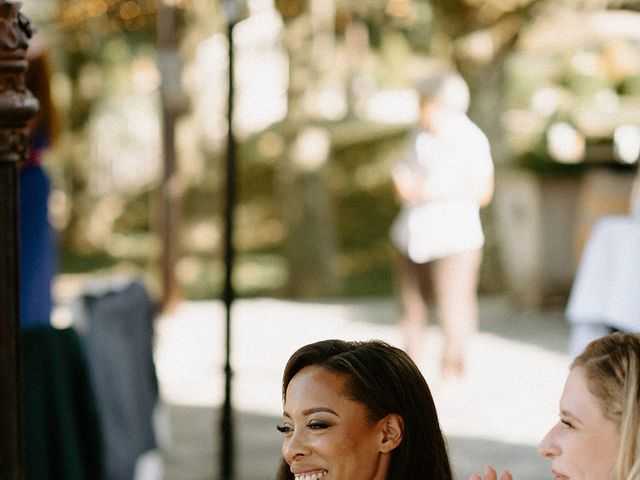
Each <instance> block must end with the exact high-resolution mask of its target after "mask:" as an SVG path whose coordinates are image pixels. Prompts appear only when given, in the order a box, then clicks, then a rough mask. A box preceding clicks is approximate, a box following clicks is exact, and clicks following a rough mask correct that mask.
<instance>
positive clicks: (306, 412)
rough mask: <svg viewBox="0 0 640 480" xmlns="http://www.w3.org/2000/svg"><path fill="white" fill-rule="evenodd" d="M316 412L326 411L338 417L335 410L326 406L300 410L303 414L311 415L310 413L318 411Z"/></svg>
mask: <svg viewBox="0 0 640 480" xmlns="http://www.w3.org/2000/svg"><path fill="white" fill-rule="evenodd" d="M318 412H327V413H331V414H333V415H335V416H336V417H339V416H340V415H338V414H337V413H336V411H335V410H332V409H330V408H328V407H315V408H309V409H308V410H305V411H303V412H302V414H303V415H305V416H306V415H311V414H312V413H318Z"/></svg>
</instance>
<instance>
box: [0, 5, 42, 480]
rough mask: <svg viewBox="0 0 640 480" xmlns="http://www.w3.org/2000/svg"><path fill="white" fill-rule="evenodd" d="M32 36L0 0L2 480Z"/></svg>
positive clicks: (14, 447)
mask: <svg viewBox="0 0 640 480" xmlns="http://www.w3.org/2000/svg"><path fill="white" fill-rule="evenodd" d="M31 34H32V31H31V28H30V25H29V21H28V20H27V18H26V17H25V16H24V15H22V14H21V13H20V4H18V3H12V2H8V1H5V0H0V478H2V479H6V480H14V479H22V478H23V475H24V469H23V449H22V428H21V427H22V421H21V419H22V409H21V401H22V399H21V392H20V365H19V329H20V314H19V310H18V307H19V296H18V295H19V291H18V289H19V285H18V278H19V277H18V275H19V272H18V265H19V260H18V181H17V169H18V163H19V162H21V161H24V156H25V153H26V149H27V145H28V132H27V122H28V121H29V119H30V118H31V117H33V116H34V115H35V113H36V112H37V110H38V101H37V100H36V99H35V97H34V96H33V95H32V94H31V92H29V91H28V90H27V89H26V88H25V84H24V75H25V71H26V69H27V65H28V63H27V60H26V51H27V46H28V43H29V38H31Z"/></svg>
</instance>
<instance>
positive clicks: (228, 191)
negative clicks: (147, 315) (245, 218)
mask: <svg viewBox="0 0 640 480" xmlns="http://www.w3.org/2000/svg"><path fill="white" fill-rule="evenodd" d="M234 26H235V19H233V18H230V19H229V20H228V29H227V32H228V38H229V40H228V43H229V57H228V58H229V66H228V99H227V125H228V131H227V156H226V188H225V209H224V220H225V231H224V261H225V276H224V292H223V300H224V305H225V332H226V334H225V363H224V377H225V388H224V404H223V407H222V421H221V430H222V451H221V457H222V458H221V462H222V465H221V478H222V480H232V479H233V478H235V471H234V430H233V409H232V395H231V393H232V392H231V380H232V377H233V370H232V368H231V309H232V305H233V301H234V300H235V297H236V292H235V289H234V286H233V265H234V260H235V248H234V244H233V233H234V218H233V213H234V208H235V203H236V182H237V168H236V167H237V166H236V141H235V137H234V133H233V106H234V105H233V96H234V85H233V77H234V68H233V67H234V65H233V64H234V55H233V29H234Z"/></svg>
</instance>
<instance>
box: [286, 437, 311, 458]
mask: <svg viewBox="0 0 640 480" xmlns="http://www.w3.org/2000/svg"><path fill="white" fill-rule="evenodd" d="M308 453H309V446H308V445H307V442H306V440H305V435H304V432H301V433H298V432H296V431H295V430H294V431H293V432H292V433H291V435H290V436H289V437H286V438H285V439H284V440H283V441H282V457H283V458H284V459H285V461H286V462H287V463H288V464H291V462H292V461H294V460H295V459H296V458H297V457H301V456H304V455H307V454H308Z"/></svg>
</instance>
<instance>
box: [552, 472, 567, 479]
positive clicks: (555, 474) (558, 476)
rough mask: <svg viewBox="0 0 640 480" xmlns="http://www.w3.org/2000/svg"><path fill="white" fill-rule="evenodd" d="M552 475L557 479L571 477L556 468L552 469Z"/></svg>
mask: <svg viewBox="0 0 640 480" xmlns="http://www.w3.org/2000/svg"><path fill="white" fill-rule="evenodd" d="M551 475H553V478H554V479H555V480H569V477H567V476H566V475H563V474H561V473H558V472H556V471H555V470H551Z"/></svg>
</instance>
